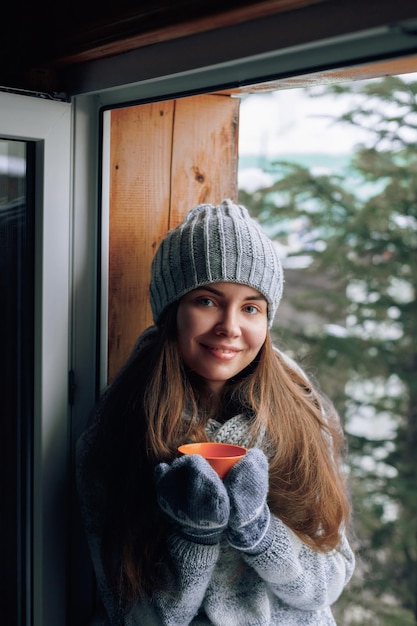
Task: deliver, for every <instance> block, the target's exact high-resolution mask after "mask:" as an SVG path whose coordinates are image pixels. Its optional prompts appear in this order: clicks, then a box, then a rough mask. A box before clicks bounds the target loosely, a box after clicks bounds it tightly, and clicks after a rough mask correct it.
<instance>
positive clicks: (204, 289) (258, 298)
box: [195, 283, 266, 302]
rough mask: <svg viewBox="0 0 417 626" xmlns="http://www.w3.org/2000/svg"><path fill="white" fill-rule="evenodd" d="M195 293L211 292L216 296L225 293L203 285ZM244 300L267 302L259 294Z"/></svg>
mask: <svg viewBox="0 0 417 626" xmlns="http://www.w3.org/2000/svg"><path fill="white" fill-rule="evenodd" d="M235 284H239V283H235ZM195 291H209V292H210V293H214V294H215V295H216V296H224V292H223V291H220V289H215V288H214V287H211V285H201V287H196V289H195ZM244 300H263V301H264V302H266V298H265V296H263V295H262V294H259V295H256V294H253V295H250V296H246V298H244Z"/></svg>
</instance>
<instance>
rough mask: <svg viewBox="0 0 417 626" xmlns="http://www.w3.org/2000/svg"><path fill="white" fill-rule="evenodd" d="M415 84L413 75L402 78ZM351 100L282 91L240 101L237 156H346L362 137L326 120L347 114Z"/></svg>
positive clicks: (359, 133) (415, 76)
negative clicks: (322, 154)
mask: <svg viewBox="0 0 417 626" xmlns="http://www.w3.org/2000/svg"><path fill="white" fill-rule="evenodd" d="M402 78H403V79H404V80H417V73H412V74H404V75H403V76H402ZM351 102H352V96H346V97H343V98H342V97H340V96H339V97H337V98H333V97H332V96H326V97H320V98H311V97H310V96H308V94H307V91H306V89H283V90H280V91H275V92H270V93H264V94H253V95H249V96H246V97H244V98H243V99H242V102H241V106H240V123H239V155H240V156H247V155H256V156H264V157H269V156H276V155H277V154H300V153H301V154H306V153H317V152H320V153H326V154H349V153H350V152H352V150H353V149H354V147H355V145H356V144H357V143H358V142H360V141H361V139H364V138H365V136H364V134H363V133H361V132H360V130H359V129H358V130H357V131H356V132H355V131H354V129H353V128H352V127H350V128H349V130H348V131H346V128H343V127H342V126H341V125H336V124H333V123H332V120H331V119H329V116H336V115H338V114H340V113H341V112H342V110H344V109H346V110H348V109H349V108H350V103H351Z"/></svg>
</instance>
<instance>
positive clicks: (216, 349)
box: [200, 344, 242, 360]
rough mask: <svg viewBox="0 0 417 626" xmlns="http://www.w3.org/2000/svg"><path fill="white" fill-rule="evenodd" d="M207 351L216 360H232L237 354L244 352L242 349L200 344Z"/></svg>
mask: <svg viewBox="0 0 417 626" xmlns="http://www.w3.org/2000/svg"><path fill="white" fill-rule="evenodd" d="M200 345H201V346H202V347H203V348H204V349H205V350H207V351H208V352H209V353H210V354H212V355H213V356H215V357H216V358H220V359H226V360H230V359H233V357H234V356H236V354H239V352H242V350H241V349H240V348H231V347H227V346H209V345H207V344H200Z"/></svg>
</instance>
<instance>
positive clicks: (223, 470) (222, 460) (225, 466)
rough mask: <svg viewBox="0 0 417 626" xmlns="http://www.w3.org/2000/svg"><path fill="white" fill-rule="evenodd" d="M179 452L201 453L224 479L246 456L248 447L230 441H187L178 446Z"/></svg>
mask: <svg viewBox="0 0 417 626" xmlns="http://www.w3.org/2000/svg"><path fill="white" fill-rule="evenodd" d="M178 452H180V453H181V454H201V456H203V457H204V458H205V459H207V461H208V462H209V463H210V465H211V467H212V468H213V469H214V470H216V472H217V473H218V475H219V476H220V478H221V479H223V478H224V477H225V476H226V474H227V472H228V471H229V470H230V469H231V468H232V467H233V465H234V464H235V463H237V461H239V460H240V459H241V458H242V457H243V456H245V454H246V452H247V449H246V448H244V447H243V446H233V445H231V444H229V443H216V442H213V441H204V442H202V443H185V444H184V445H182V446H180V447H179V448H178Z"/></svg>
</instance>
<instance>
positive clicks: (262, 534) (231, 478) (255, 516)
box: [224, 448, 273, 554]
mask: <svg viewBox="0 0 417 626" xmlns="http://www.w3.org/2000/svg"><path fill="white" fill-rule="evenodd" d="M224 484H225V487H226V489H227V492H228V494H229V499H230V518H229V526H228V529H227V533H226V536H227V539H228V541H229V543H230V545H232V546H233V547H234V548H237V549H238V550H242V551H243V552H247V553H248V554H260V553H261V552H262V551H263V550H265V549H266V548H267V547H269V545H270V544H271V542H272V538H273V526H272V524H271V513H270V511H269V507H268V504H267V501H266V500H267V496H268V484H269V468H268V460H267V458H266V456H265V454H264V453H263V452H262V450H258V449H257V448H251V449H250V450H248V452H247V453H246V454H245V456H244V457H243V458H242V459H241V460H240V461H239V462H238V463H236V465H234V466H233V467H232V469H231V470H230V471H229V472H228V474H227V475H226V478H225V481H224Z"/></svg>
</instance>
